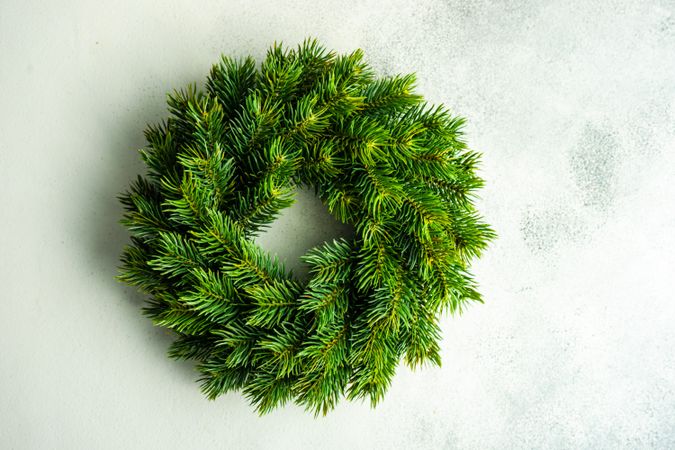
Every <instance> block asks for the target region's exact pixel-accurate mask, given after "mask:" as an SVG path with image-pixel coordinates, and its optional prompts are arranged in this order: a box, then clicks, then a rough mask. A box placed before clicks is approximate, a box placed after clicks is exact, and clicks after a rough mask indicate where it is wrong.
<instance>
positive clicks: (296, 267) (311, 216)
mask: <svg viewBox="0 0 675 450" xmlns="http://www.w3.org/2000/svg"><path fill="white" fill-rule="evenodd" d="M294 198H295V202H294V203H293V204H292V205H291V206H290V207H288V208H285V209H283V210H282V211H281V213H280V214H279V217H278V218H277V219H276V220H275V221H274V222H272V223H271V224H270V226H269V227H266V228H264V229H262V230H260V231H259V232H258V233H257V234H256V235H255V237H254V241H255V243H256V244H258V245H259V246H260V247H262V248H263V249H264V250H266V251H267V252H269V254H270V255H272V256H274V255H276V256H277V257H278V258H279V260H280V261H281V262H282V263H283V264H284V266H285V267H286V269H289V270H291V271H292V272H293V274H294V275H295V276H296V277H297V278H298V279H299V280H300V281H303V282H305V281H307V279H308V273H309V267H308V266H307V265H306V264H305V263H304V262H302V260H301V259H300V257H301V256H302V255H304V254H306V253H307V251H308V250H310V249H312V248H314V247H317V246H319V245H321V244H323V243H324V242H330V241H332V240H333V239H338V238H345V239H347V240H351V239H353V237H354V233H355V230H354V227H353V226H352V225H350V224H345V223H341V222H339V221H338V220H337V219H336V218H335V217H333V216H332V215H331V214H330V213H329V212H328V209H327V208H326V206H325V205H324V204H323V203H322V202H321V200H320V199H319V198H318V197H317V196H316V195H315V194H314V189H313V188H311V187H297V188H296V189H295V196H294Z"/></svg>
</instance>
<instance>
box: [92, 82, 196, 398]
mask: <svg viewBox="0 0 675 450" xmlns="http://www.w3.org/2000/svg"><path fill="white" fill-rule="evenodd" d="M165 95H166V92H165V91H161V92H153V93H152V94H150V95H143V96H139V98H142V99H143V100H142V101H141V102H139V103H138V105H137V107H136V108H135V109H133V110H126V111H119V112H118V114H117V115H115V114H111V115H110V116H106V115H105V113H101V115H100V117H97V119H98V120H97V122H99V124H100V129H103V130H106V131H105V135H106V138H105V139H104V140H103V142H105V144H104V147H103V148H99V149H97V150H98V152H100V153H101V154H104V155H114V157H113V158H112V161H113V163H111V164H110V165H109V167H106V168H105V170H104V171H101V173H99V177H98V178H97V180H96V183H95V186H91V187H90V188H91V190H92V193H94V194H95V195H92V197H91V201H92V202H93V205H91V207H90V208H88V210H89V211H91V214H89V217H88V220H89V226H88V228H89V229H90V230H92V231H91V234H90V236H89V238H90V241H89V242H88V245H87V247H88V251H91V252H93V255H92V259H95V260H96V261H98V264H99V265H100V266H101V267H104V268H105V269H104V271H103V272H104V273H103V275H102V276H101V279H102V280H106V285H105V288H106V290H110V291H113V292H118V293H119V296H120V298H121V299H122V301H120V304H119V309H117V310H116V311H119V312H120V313H121V314H123V315H124V316H125V318H134V319H135V320H138V321H139V322H141V321H142V323H144V329H143V330H140V331H139V333H138V334H137V335H141V336H145V338H144V339H142V342H139V343H138V345H150V346H152V347H154V348H153V349H152V351H151V352H148V353H151V354H153V355H156V358H157V359H156V360H155V361H157V362H159V361H162V362H166V366H167V367H168V368H169V370H176V371H177V372H179V373H180V375H179V376H180V378H182V379H183V380H184V381H185V383H191V384H194V387H195V390H196V391H198V384H197V382H196V381H197V378H198V372H197V371H196V370H195V363H194V362H193V361H176V360H172V359H170V358H168V356H167V350H168V348H169V345H170V344H171V342H173V340H174V339H175V335H174V334H173V332H171V331H170V330H167V329H163V328H161V327H157V326H155V325H153V324H152V322H151V321H150V320H149V319H147V318H145V317H143V316H142V312H141V308H142V307H143V306H144V305H145V302H146V299H147V295H144V294H142V293H140V292H139V291H137V290H136V289H135V288H133V287H130V286H126V285H124V284H123V283H121V282H119V281H117V280H116V279H115V278H114V277H115V275H117V274H118V268H119V266H120V264H121V263H120V256H121V254H122V251H123V249H124V246H125V245H127V244H129V243H130V242H131V241H130V235H129V233H128V231H127V230H126V229H125V228H124V227H123V226H122V225H121V224H120V219H121V218H122V215H123V212H124V210H123V208H122V205H121V203H120V202H119V199H118V198H117V197H118V195H120V194H121V193H123V192H124V191H125V190H126V189H128V187H129V186H130V184H131V181H132V180H134V179H135V178H136V176H137V175H138V174H141V175H144V174H145V173H146V167H145V165H144V164H143V162H142V160H141V158H140V155H139V153H138V151H137V150H138V149H141V148H143V147H144V146H145V145H146V141H145V136H144V130H145V128H146V126H147V125H148V124H151V123H156V122H159V121H161V120H162V119H163V118H165V117H167V110H166V97H165ZM119 109H120V110H121V109H122V108H119ZM104 111H105V110H104ZM107 112H108V113H110V111H109V110H107ZM111 116H112V117H111Z"/></svg>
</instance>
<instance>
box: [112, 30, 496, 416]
mask: <svg viewBox="0 0 675 450" xmlns="http://www.w3.org/2000/svg"><path fill="white" fill-rule="evenodd" d="M414 84H415V77H414V75H405V76H391V77H382V78H377V77H375V76H374V74H373V71H372V70H371V69H370V68H369V66H368V65H367V64H366V63H365V62H364V60H363V53H362V51H361V50H357V51H354V52H353V53H350V54H346V55H338V54H336V53H334V52H328V51H326V50H325V49H324V48H322V47H321V46H320V45H318V44H317V43H316V42H315V41H313V40H308V41H306V42H304V43H303V44H301V45H300V46H298V47H297V48H294V49H285V48H283V47H282V46H280V45H277V44H275V45H274V46H273V47H272V48H271V49H270V50H269V51H268V52H267V55H266V58H265V59H264V61H263V62H262V63H261V65H260V67H256V63H255V62H254V60H253V59H251V58H250V57H249V58H245V59H231V58H227V57H223V58H222V60H221V61H220V62H219V63H218V64H216V65H214V66H213V67H212V69H211V71H210V74H209V76H208V78H207V81H206V85H205V87H204V88H203V89H198V88H196V87H195V86H193V85H191V86H189V87H188V88H186V89H183V90H179V91H174V92H173V93H172V94H170V95H168V106H169V112H170V116H169V118H168V119H167V120H166V121H164V122H162V123H161V124H158V125H153V126H148V128H147V129H146V132H145V135H146V138H147V142H148V145H147V146H146V147H145V148H144V149H142V150H140V153H141V156H142V158H143V160H144V161H145V163H146V164H147V167H148V173H147V176H145V177H142V176H139V177H138V178H137V179H136V180H135V181H134V182H133V183H132V185H131V187H130V188H129V189H128V190H127V191H126V192H125V193H124V194H122V195H120V197H119V198H120V201H121V202H122V204H123V206H124V208H125V214H124V218H123V219H122V223H123V224H124V225H125V226H126V227H128V229H129V231H130V233H131V245H129V246H127V247H126V248H125V250H124V253H123V255H122V257H121V261H122V264H121V267H120V273H119V275H118V276H117V278H118V279H119V280H121V281H123V282H125V283H128V284H131V285H134V286H136V287H137V288H139V289H140V290H141V291H143V292H145V293H147V294H149V298H148V303H147V304H146V305H145V307H144V313H145V314H147V315H148V316H149V317H150V318H152V320H153V321H154V323H155V324H157V325H159V326H163V327H167V328H169V329H171V330H173V331H175V333H176V335H177V336H176V340H175V341H174V342H173V344H172V345H171V347H170V349H169V355H170V356H171V357H173V358H185V359H191V360H195V361H196V362H197V369H198V371H199V373H200V381H201V386H202V390H203V392H204V393H205V395H206V396H208V397H209V398H215V397H217V396H219V395H221V394H223V393H225V392H228V391H230V390H238V389H241V390H242V391H243V392H244V394H245V395H246V396H247V397H248V398H249V400H250V401H251V403H252V404H254V405H255V407H256V408H257V410H258V411H259V412H260V413H266V412H268V411H270V410H271V409H273V408H274V407H276V406H278V405H281V404H284V403H285V402H287V401H289V400H293V401H295V402H296V403H298V404H300V405H302V406H304V407H305V408H307V409H308V410H311V411H312V412H314V413H315V414H318V413H323V414H325V413H326V412H327V411H329V410H331V409H332V408H333V407H334V406H335V405H336V404H337V402H338V401H339V399H340V398H341V397H343V396H346V397H347V398H349V399H356V398H369V399H370V401H371V403H372V405H375V404H376V403H377V402H378V401H379V400H381V399H382V397H383V395H384V393H385V391H386V390H387V388H388V386H389V385H390V383H391V380H392V377H393V375H394V372H395V369H396V367H397V365H398V363H399V362H400V360H401V359H403V360H404V361H405V362H406V363H407V364H408V365H410V366H411V367H414V366H418V365H420V364H423V363H425V362H429V363H432V364H436V365H440V363H441V360H440V356H439V339H440V329H439V324H438V320H439V315H440V314H441V313H442V312H443V311H444V310H448V311H450V312H455V311H461V309H462V307H463V305H464V304H465V303H466V302H468V301H481V297H480V295H479V293H478V292H477V290H476V285H475V282H474V281H473V280H472V277H471V275H470V274H469V273H468V272H467V268H468V264H469V261H470V260H471V259H472V258H473V257H477V256H479V255H480V253H481V251H482V250H483V249H484V248H485V247H486V245H487V243H488V242H489V241H490V239H492V238H493V237H494V233H493V231H492V230H491V229H490V227H489V226H487V225H486V224H485V223H483V222H482V220H481V218H480V216H479V215H478V213H477V212H476V210H475V208H474V206H473V203H472V201H473V195H474V193H475V190H476V189H477V188H479V187H480V186H481V185H482V180H481V179H480V178H479V177H478V176H477V175H476V173H475V168H476V164H477V162H478V159H479V155H478V154H477V153H476V152H474V151H471V150H469V149H467V147H466V145H465V143H464V142H463V140H462V138H461V127H462V125H463V123H464V120H463V119H461V118H459V117H455V116H453V115H451V114H450V113H449V112H448V111H447V110H446V109H445V108H444V107H442V106H436V107H434V106H430V105H428V104H427V103H425V102H424V101H423V99H422V97H421V96H419V95H417V94H415V93H414ZM298 186H310V187H312V188H313V189H314V190H315V192H316V195H318V197H319V198H320V199H321V200H322V202H323V203H324V204H325V206H326V208H327V209H328V211H330V213H331V214H332V215H333V216H334V217H335V218H337V219H338V220H339V221H341V222H344V223H348V224H352V225H353V227H354V229H355V234H354V237H353V239H349V240H348V239H336V240H333V241H332V242H326V243H324V244H323V245H321V246H319V247H316V248H313V249H311V250H310V251H308V253H307V254H306V255H305V256H304V257H303V261H304V263H305V264H307V265H308V266H309V276H308V278H309V279H308V280H306V281H302V280H299V279H298V278H296V277H295V276H294V275H293V274H292V273H290V272H288V271H287V270H286V269H285V268H284V267H283V265H282V264H281V263H280V262H279V260H278V259H277V258H276V257H272V256H270V255H269V254H268V253H267V252H265V251H264V250H263V249H262V248H260V247H259V246H258V245H256V243H254V242H253V239H252V238H253V237H254V236H255V234H256V233H257V232H259V231H260V230H261V229H262V228H264V227H266V226H268V225H269V224H270V223H271V222H272V221H273V220H274V219H275V218H276V217H277V215H278V214H279V212H280V211H281V210H283V209H284V208H286V207H288V206H289V205H291V204H292V202H293V195H294V190H295V189H296V187H298Z"/></svg>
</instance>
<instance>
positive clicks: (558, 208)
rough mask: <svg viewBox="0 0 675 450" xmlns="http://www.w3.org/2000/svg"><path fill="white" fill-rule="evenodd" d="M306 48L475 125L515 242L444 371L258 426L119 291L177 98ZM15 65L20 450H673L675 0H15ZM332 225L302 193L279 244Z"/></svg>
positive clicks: (507, 232)
mask: <svg viewBox="0 0 675 450" xmlns="http://www.w3.org/2000/svg"><path fill="white" fill-rule="evenodd" d="M338 3H339V4H338ZM308 35H311V36H316V37H318V38H319V39H321V40H322V41H323V42H324V43H325V44H326V45H327V46H328V47H331V48H334V49H337V50H339V51H347V50H351V49H353V48H355V47H362V48H363V49H364V50H365V51H366V55H367V57H368V59H369V60H370V61H372V63H373V65H374V67H375V68H376V69H377V70H378V71H379V72H380V73H381V74H387V73H396V72H409V71H416V72H417V73H418V78H419V83H418V84H419V90H420V91H421V92H422V93H424V94H425V95H426V96H427V98H428V99H429V100H431V101H434V102H443V103H446V104H447V105H449V106H450V107H452V108H453V109H454V110H455V111H456V112H457V113H459V114H461V115H464V116H466V117H467V118H468V119H469V121H468V125H467V128H466V134H467V139H468V141H469V143H470V145H471V146H472V147H473V148H475V149H478V150H480V151H482V152H483V154H484V157H483V166H482V172H481V173H482V175H483V176H484V178H485V179H486V180H487V185H486V188H485V189H484V190H483V191H481V199H480V202H479V205H480V209H481V211H482V212H484V215H485V217H486V219H487V221H488V222H490V223H491V224H493V225H494V227H495V228H496V230H497V231H498V233H499V236H500V237H499V239H498V240H497V241H496V242H495V243H494V244H493V245H492V246H491V248H490V250H489V251H488V252H487V253H486V255H485V257H484V258H483V259H482V260H480V261H479V262H477V263H476V264H475V266H474V272H475V274H476V276H477V279H478V280H479V282H480V286H481V290H482V292H483V293H484V296H485V304H484V305H475V306H472V307H470V308H469V309H468V311H467V312H466V313H465V314H464V315H463V316H462V317H448V318H446V319H445V320H444V321H443V332H444V340H443V344H442V358H443V367H442V368H427V369H423V370H418V371H416V372H414V373H413V372H411V371H409V370H408V369H406V368H404V367H401V369H400V370H399V372H398V375H397V377H396V378H395V380H394V382H393V385H392V387H391V390H390V392H389V395H388V396H387V398H386V400H385V401H384V402H383V403H382V404H381V405H380V406H379V407H378V408H377V409H376V410H371V409H370V408H369V406H368V405H367V404H360V403H347V402H345V403H343V404H341V405H340V406H339V407H338V409H337V410H336V411H335V412H334V413H332V414H331V415H329V416H328V417H326V418H321V419H318V420H315V419H313V418H312V417H311V416H308V415H306V414H305V413H303V411H302V410H301V409H300V408H298V407H295V406H289V407H287V408H285V409H282V410H279V411H276V412H274V413H273V414H270V415H268V416H266V417H263V418H258V417H257V416H256V415H255V414H254V413H253V412H252V411H251V409H250V408H249V407H248V406H247V404H246V402H245V400H244V399H243V398H242V397H241V396H240V395H239V394H230V395H226V396H224V397H222V398H220V399H218V400H217V401H215V402H208V401H206V400H204V399H203V397H202V396H201V394H200V393H199V391H198V388H197V385H196V384H195V383H194V381H193V380H194V377H195V374H194V372H193V371H192V367H191V365H190V364H187V363H177V362H173V361H170V360H168V359H167V358H166V356H165V350H166V347H167V345H168V343H169V342H170V337H169V335H168V334H167V333H165V332H164V331H163V330H161V329H157V328H153V327H152V326H151V324H150V323H149V322H148V321H147V320H146V319H145V318H143V317H142V316H141V315H140V314H139V307H140V304H141V303H140V302H141V297H140V296H139V295H138V294H136V293H135V292H134V291H133V290H132V289H127V288H125V287H123V286H121V285H119V284H117V283H115V282H114V281H113V279H112V276H113V275H114V272H115V266H116V265H117V258H118V255H119V252H120V249H121V247H122V245H123V244H124V243H125V242H126V241H127V239H128V238H127V234H126V233H125V231H124V230H123V229H122V228H121V227H119V226H118V225H117V224H116V221H117V220H118V218H119V216H120V214H121V208H120V207H119V205H118V204H117V202H116V200H115V198H114V197H115V195H116V194H117V193H118V192H119V191H121V190H122V189H123V188H124V187H125V186H127V185H128V183H129V181H130V180H131V179H132V178H133V177H134V176H135V174H136V173H138V172H140V171H142V170H143V167H142V165H141V164H140V161H139V160H138V158H137V156H136V154H135V153H134V152H133V149H134V148H137V147H140V146H141V145H143V135H142V129H143V126H144V124H145V123H146V122H154V121H157V120H159V119H161V118H162V117H164V116H165V103H164V94H165V93H166V92H167V91H168V90H170V89H171V88H174V87H180V86H183V85H185V84H186V83H188V82H193V81H201V80H203V77H204V75H205V74H206V72H207V70H208V68H209V66H210V64H211V63H212V62H214V61H215V60H216V59H217V58H218V55H219V53H220V52H225V53H228V54H235V55H244V54H249V53H250V54H253V55H254V56H256V57H258V58H260V57H261V56H262V55H263V54H264V51H265V50H266V48H267V47H268V45H269V44H270V43H271V42H272V41H274V40H282V41H284V42H286V43H289V44H293V45H294V44H296V43H298V42H300V41H301V40H302V39H303V38H305V37H306V36H308ZM0 55H2V63H0V85H2V86H3V95H2V100H1V101H0V180H2V189H0V205H2V217H3V220H2V223H1V225H0V249H2V253H1V255H2V256H1V257H0V286H1V287H0V342H1V343H2V352H1V354H0V355H1V356H0V394H1V397H2V400H1V401H0V447H1V448H8V449H12V448H16V449H25V448H63V449H75V448H83V449H84V448H86V449H90V448H232V449H235V448H236V449H248V448H279V449H298V448H326V449H343V448H359V449H372V448H377V449H380V448H381V449H436V448H461V449H474V448H475V449H492V448H494V449H510V448H537V449H539V448H556V449H557V448H593V449H596V448H612V449H613V448H626V449H634V448H674V447H675V325H674V324H675V302H674V301H673V300H674V299H673V290H674V288H675V281H674V278H675V270H674V269H675V237H674V234H675V233H674V231H675V209H674V208H673V203H674V202H673V201H674V200H675V3H674V2H673V1H672V0H669V1H666V0H663V1H641V2H636V1H628V0H609V1H602V2H600V1H586V0H572V1H542V2H539V1H499V0H492V1H487V0H485V1H483V0H471V1H467V0H448V1H440V0H421V1H417V2H410V1H401V0H393V1H391V0H390V1H383V0H362V1H354V2H328V1H316V0H312V1H309V0H307V1H287V2H272V1H268V2H261V1H244V0H237V1H228V2H222V1H207V2H190V1H187V0H172V1H162V2H160V1H158V0H157V1H141V2H138V1H131V0H121V1H115V2H112V1H108V0H103V1H100V2H85V1H78V0H75V1H70V2H65V1H56V2H38V1H36V0H27V1H18V0H9V1H3V2H1V3H0ZM333 226H334V222H332V221H331V220H330V217H328V216H327V215H326V213H325V212H324V211H322V209H321V207H320V204H318V203H317V202H316V201H315V200H313V199H312V196H311V195H309V194H308V193H307V192H304V193H300V194H299V201H298V203H297V205H295V206H294V207H293V208H291V209H289V210H288V211H287V212H286V214H284V216H283V217H282V218H281V219H280V220H279V222H278V223H276V224H275V226H274V227H272V229H270V230H269V231H268V232H267V233H266V234H264V235H263V236H261V237H260V242H261V243H262V244H263V245H265V246H266V247H267V248H269V249H270V250H272V251H274V252H277V253H279V254H280V256H281V257H282V258H284V259H286V260H287V261H288V264H289V265H290V266H292V267H296V268H297V269H298V270H300V271H302V268H301V267H300V266H299V265H298V257H299V255H300V254H302V253H303V252H304V251H305V250H306V249H307V248H309V247H311V246H312V245H314V244H316V243H317V242H320V241H321V240H322V239H326V238H328V237H331V236H334V235H336V234H341V233H345V232H348V230H344V229H341V230H340V229H333V228H332V227H333ZM289 236H291V237H290V238H289Z"/></svg>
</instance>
